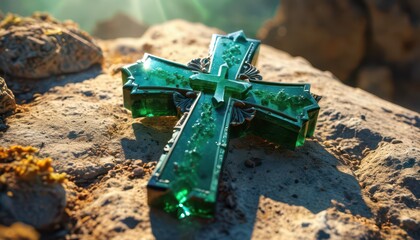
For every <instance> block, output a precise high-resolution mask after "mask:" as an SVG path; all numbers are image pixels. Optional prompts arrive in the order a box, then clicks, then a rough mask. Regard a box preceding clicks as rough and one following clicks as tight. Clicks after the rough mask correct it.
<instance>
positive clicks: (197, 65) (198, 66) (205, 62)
mask: <svg viewBox="0 0 420 240" xmlns="http://www.w3.org/2000/svg"><path fill="white" fill-rule="evenodd" d="M187 66H188V67H189V68H190V69H192V70H195V71H199V72H202V73H208V71H209V66H210V57H206V58H195V59H193V60H191V61H190V62H189V63H188V64H187Z"/></svg>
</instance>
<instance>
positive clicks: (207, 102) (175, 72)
mask: <svg viewBox="0 0 420 240" xmlns="http://www.w3.org/2000/svg"><path fill="white" fill-rule="evenodd" d="M259 46H260V41H258V40H254V39H249V38H246V37H245V35H244V33H243V32H242V31H238V32H234V33H231V34H228V35H226V36H224V35H216V34H215V35H213V37H212V41H211V43H210V51H209V55H210V57H208V58H203V59H194V60H192V61H191V62H190V63H188V65H182V64H178V63H175V62H172V61H168V60H165V59H162V58H158V57H156V56H152V55H149V54H145V55H144V57H143V59H142V60H140V61H138V62H136V63H134V64H131V65H128V66H125V67H124V68H122V78H123V84H124V87H123V95H124V106H125V107H126V108H128V109H130V110H131V111H132V115H133V117H150V116H168V115H177V116H179V117H180V120H179V121H178V123H177V124H176V125H175V127H174V132H173V135H172V138H171V139H170V140H169V142H168V143H167V145H166V146H165V148H164V152H163V154H162V156H161V157H160V159H159V162H158V164H157V166H156V169H155V171H154V173H153V175H152V177H151V179H150V181H149V183H148V185H147V188H148V203H149V204H150V205H152V206H157V207H160V208H162V209H164V210H165V211H167V212H175V213H176V214H177V216H178V217H179V218H184V217H186V216H190V215H193V216H201V217H212V216H213V213H214V209H215V203H216V196H217V187H218V182H219V175H220V170H221V169H222V165H223V160H224V159H225V157H226V154H227V146H228V140H229V137H232V136H243V135H244V134H247V133H252V134H255V135H258V136H261V137H263V138H265V139H267V140H269V141H272V142H275V143H278V144H281V145H282V146H283V147H286V148H289V149H294V148H295V147H297V146H301V145H302V144H303V143H304V141H305V137H310V136H312V135H313V133H314V129H315V125H316V120H317V117H318V112H319V106H318V100H319V99H318V97H317V96H313V95H311V94H310V92H309V87H310V85H309V84H288V83H273V82H264V81H261V80H262V77H261V76H260V75H259V71H258V70H257V69H256V68H255V67H254V66H253V65H254V64H255V62H256V56H257V54H258V50H259Z"/></svg>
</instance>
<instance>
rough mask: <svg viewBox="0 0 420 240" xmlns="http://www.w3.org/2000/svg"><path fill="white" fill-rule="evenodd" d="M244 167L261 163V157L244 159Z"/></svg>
mask: <svg viewBox="0 0 420 240" xmlns="http://www.w3.org/2000/svg"><path fill="white" fill-rule="evenodd" d="M244 164H245V167H247V168H254V167H257V166H260V165H261V164H262V160H261V158H251V159H247V160H246V161H245V163H244Z"/></svg>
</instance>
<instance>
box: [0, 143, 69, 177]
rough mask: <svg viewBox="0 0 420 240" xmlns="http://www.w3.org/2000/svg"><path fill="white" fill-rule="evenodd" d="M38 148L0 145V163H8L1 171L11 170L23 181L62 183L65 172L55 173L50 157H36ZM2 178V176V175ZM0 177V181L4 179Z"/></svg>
mask: <svg viewBox="0 0 420 240" xmlns="http://www.w3.org/2000/svg"><path fill="white" fill-rule="evenodd" d="M37 153H38V149H36V148H33V147H22V146H11V147H10V148H2V147H0V163H10V164H7V166H5V167H3V168H4V169H3V172H13V173H14V174H15V175H16V177H17V178H18V179H21V180H24V181H42V182H44V183H62V182H64V181H65V180H66V174H65V173H56V172H54V168H53V167H52V159H51V158H38V157H37ZM3 178H4V177H3ZM3 178H1V177H0V182H5V181H6V179H3Z"/></svg>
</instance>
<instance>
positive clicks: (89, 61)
mask: <svg viewBox="0 0 420 240" xmlns="http://www.w3.org/2000/svg"><path fill="white" fill-rule="evenodd" d="M0 52H2V54H1V56H0V70H1V71H3V72H5V73H7V74H9V75H11V76H15V77H23V78H43V77H48V76H52V75H57V74H64V73H72V72H79V71H82V70H85V69H87V68H89V67H90V66H92V65H94V64H97V63H101V62H102V61H103V55H102V50H101V49H100V48H99V47H98V46H97V45H96V43H95V42H94V41H93V39H92V38H91V37H90V36H89V35H88V34H87V33H85V32H83V31H81V30H79V29H78V28H77V25H76V24H75V23H73V22H69V21H67V22H63V23H61V22H58V21H57V20H55V19H53V18H52V17H50V16H48V15H45V14H34V15H33V16H32V17H20V16H17V15H12V14H10V15H7V16H6V17H5V18H4V19H3V20H2V21H1V22H0Z"/></svg>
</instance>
